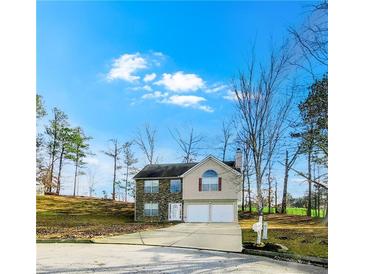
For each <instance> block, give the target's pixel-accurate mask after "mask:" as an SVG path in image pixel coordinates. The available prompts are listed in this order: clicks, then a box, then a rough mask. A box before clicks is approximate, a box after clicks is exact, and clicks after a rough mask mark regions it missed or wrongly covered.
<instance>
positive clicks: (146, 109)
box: [37, 1, 310, 195]
mask: <svg viewBox="0 0 365 274" xmlns="http://www.w3.org/2000/svg"><path fill="white" fill-rule="evenodd" d="M308 4H310V2H303V1H293V2H274V1H269V2H200V3H193V2H156V3H155V2H63V3H62V2H38V3H37V92H38V93H39V94H41V95H42V96H43V97H44V100H45V103H46V106H47V108H48V110H49V112H50V109H51V107H53V106H57V107H59V108H61V109H62V110H63V111H65V112H66V113H67V114H68V116H69V118H70V121H71V123H72V125H75V126H76V125H80V126H81V127H83V128H84V130H85V132H86V133H87V134H88V135H90V136H92V137H93V140H92V142H91V149H92V150H93V152H94V153H95V154H96V155H94V156H92V157H90V159H89V163H90V167H92V168H95V169H96V170H97V174H96V176H97V178H98V179H97V180H98V185H97V192H98V193H101V191H102V190H106V191H107V192H109V193H110V189H111V184H110V180H111V177H112V174H111V161H110V160H109V159H108V158H105V157H104V156H102V155H101V153H100V151H101V150H102V149H105V148H106V147H107V140H108V139H110V138H115V137H118V138H119V139H120V140H122V141H127V140H130V139H131V138H133V136H134V135H135V132H136V130H137V128H138V127H140V126H142V125H143V124H144V123H146V122H148V123H150V124H151V125H153V126H155V127H158V143H157V149H158V153H159V154H160V157H161V159H162V160H163V161H164V162H174V161H178V160H179V159H178V156H179V152H178V151H176V145H175V144H174V141H173V139H172V138H171V136H170V135H169V132H168V130H167V129H168V128H179V129H186V128H188V127H189V126H192V127H194V128H195V129H196V130H197V131H198V132H199V133H200V134H202V135H205V136H206V140H207V143H208V144H209V145H212V144H214V142H216V140H217V136H218V135H219V133H220V132H219V128H220V126H221V122H222V121H223V120H224V119H229V118H230V117H231V115H232V114H233V111H234V107H233V104H234V101H233V100H232V98H231V95H232V94H231V91H230V87H229V84H230V80H231V79H232V77H234V75H235V73H237V71H238V69H239V68H241V67H242V65H243V64H244V61H245V57H246V56H248V54H249V52H250V50H251V47H252V45H253V43H254V42H255V43H256V49H257V52H258V58H264V57H265V54H267V51H268V49H269V47H270V45H271V44H270V43H271V40H273V41H274V42H280V41H281V40H282V39H284V38H285V37H287V28H288V26H298V25H299V24H300V23H301V22H302V21H303V19H304V17H305V10H306V9H305V7H306V6H307V5H308ZM47 120H48V118H45V119H44V121H43V122H46V121H47ZM205 153H215V151H211V150H210V151H209V150H207V151H205ZM136 155H137V156H138V158H139V166H140V167H141V166H143V164H144V163H145V160H144V159H143V157H142V155H141V153H140V152H139V151H138V150H137V148H136ZM69 171H71V167H70V166H69V167H68V168H66V174H65V182H66V183H65V188H64V189H63V192H64V193H66V194H68V193H70V189H71V188H70V186H71V176H69V175H68V173H67V172H69ZM278 171H280V170H278ZM84 177H87V176H84ZM277 177H278V179H279V182H281V179H280V178H281V175H280V174H279V173H278V175H277ZM295 179H297V180H299V178H293V180H295ZM80 180H81V181H80V188H81V190H80V194H83V193H85V191H86V188H85V182H84V181H83V180H87V179H86V178H81V179H80ZM81 185H84V186H83V187H82V186H81ZM292 185H295V186H296V187H294V186H293V187H292V189H289V192H292V193H293V194H297V195H299V194H301V193H302V192H303V191H304V190H305V185H298V184H294V183H293V184H292Z"/></svg>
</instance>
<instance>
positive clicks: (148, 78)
mask: <svg viewBox="0 0 365 274" xmlns="http://www.w3.org/2000/svg"><path fill="white" fill-rule="evenodd" d="M156 76H157V75H156V73H150V74H146V75H145V76H144V78H143V81H145V82H149V81H152V80H155V78H156Z"/></svg>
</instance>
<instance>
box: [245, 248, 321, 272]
mask: <svg viewBox="0 0 365 274" xmlns="http://www.w3.org/2000/svg"><path fill="white" fill-rule="evenodd" d="M242 253H243V254H248V255H256V256H264V257H269V258H272V259H276V260H284V261H295V262H297V263H302V264H312V265H317V266H322V267H325V268H328V259H324V258H318V257H310V256H301V255H296V254H290V253H281V252H273V251H264V250H254V249H247V248H243V249H242Z"/></svg>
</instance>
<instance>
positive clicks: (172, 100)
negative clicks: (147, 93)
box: [161, 95, 213, 112]
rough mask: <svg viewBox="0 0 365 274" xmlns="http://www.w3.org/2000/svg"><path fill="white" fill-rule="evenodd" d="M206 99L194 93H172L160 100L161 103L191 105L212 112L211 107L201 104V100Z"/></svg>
mask: <svg viewBox="0 0 365 274" xmlns="http://www.w3.org/2000/svg"><path fill="white" fill-rule="evenodd" d="M204 101H206V99H205V98H203V97H200V96H194V95H173V96H170V97H169V98H167V99H164V100H162V101H161V102H162V103H165V104H172V105H177V106H181V107H192V108H196V109H200V110H203V111H206V112H213V109H212V108H211V107H209V106H205V105H201V103H202V102H204Z"/></svg>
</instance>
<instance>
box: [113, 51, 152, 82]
mask: <svg viewBox="0 0 365 274" xmlns="http://www.w3.org/2000/svg"><path fill="white" fill-rule="evenodd" d="M145 68H147V60H146V59H145V58H143V57H141V55H140V54H139V53H138V52H137V53H134V54H123V55H121V56H120V57H119V58H117V59H114V61H113V64H112V68H111V70H110V71H109V73H108V75H107V79H108V80H110V81H112V80H116V79H121V80H125V81H128V82H133V81H136V80H138V79H139V78H140V77H139V76H137V75H133V74H134V73H135V72H136V71H137V70H140V69H145Z"/></svg>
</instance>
